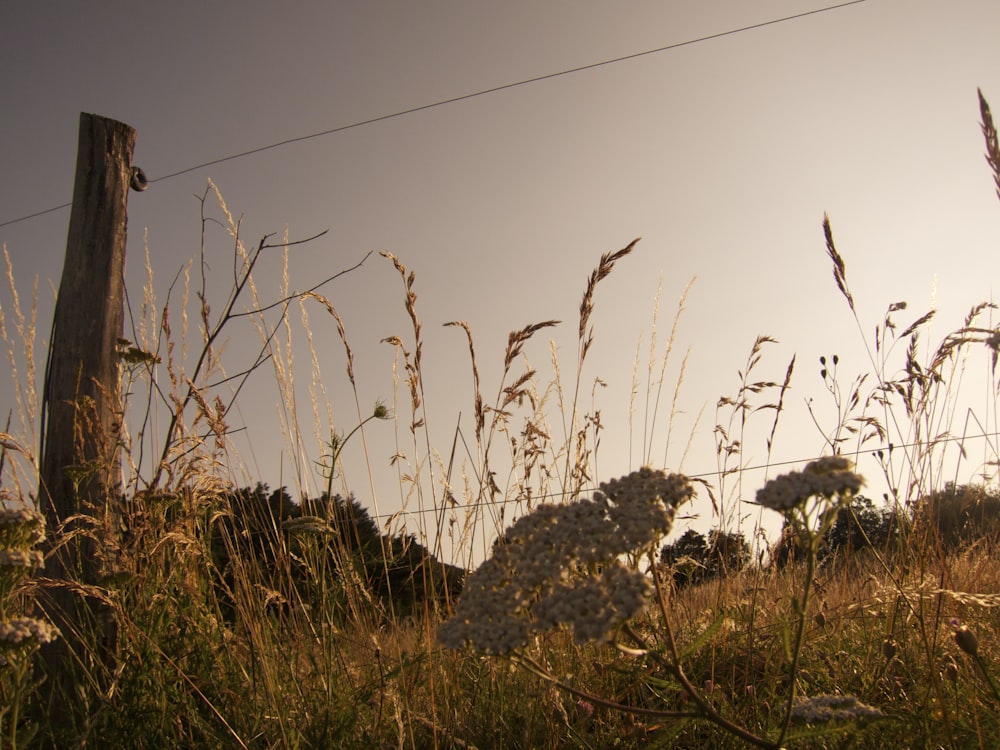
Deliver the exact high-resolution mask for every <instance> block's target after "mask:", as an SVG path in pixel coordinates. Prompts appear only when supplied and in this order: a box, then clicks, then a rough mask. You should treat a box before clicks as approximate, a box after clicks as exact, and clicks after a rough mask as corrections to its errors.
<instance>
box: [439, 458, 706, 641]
mask: <svg viewBox="0 0 1000 750" xmlns="http://www.w3.org/2000/svg"><path fill="white" fill-rule="evenodd" d="M693 494H694V492H693V490H692V488H691V485H690V483H689V482H688V480H687V478H685V477H683V476H680V475H677V474H666V473H665V472H663V471H655V470H653V469H650V468H643V469H640V470H639V471H636V472H633V473H631V474H629V475H628V476H626V477H622V478H621V479H618V480H615V481H612V482H607V483H605V484H602V485H601V489H600V491H599V492H595V493H594V496H593V499H581V500H579V501H577V502H574V503H569V504H566V505H551V504H549V505H540V506H539V507H538V508H536V509H535V510H534V512H532V513H530V514H529V515H526V516H523V517H522V518H520V519H518V520H517V521H516V522H515V523H514V524H513V525H512V526H511V527H510V529H508V531H507V533H506V535H505V537H506V538H505V540H504V542H503V543H501V544H499V545H498V546H497V548H496V550H495V552H494V554H493V557H491V558H490V559H489V560H487V561H486V562H484V563H483V564H482V565H481V566H480V567H479V568H478V569H477V570H476V571H475V572H474V573H473V574H472V575H471V576H470V577H469V580H468V581H467V582H466V584H465V589H464V591H463V593H462V598H461V599H460V600H459V602H458V606H457V608H456V611H455V616H454V617H453V618H452V619H450V620H448V621H447V622H445V623H443V624H442V625H441V627H440V629H439V631H438V640H439V641H440V642H441V643H442V644H443V645H445V646H446V647H448V648H453V649H458V648H462V647H463V646H464V645H466V644H471V645H472V646H473V648H475V649H476V650H477V651H481V652H483V653H487V654H507V653H510V652H511V651H513V650H514V649H516V648H518V647H520V646H523V645H524V644H525V643H526V642H527V641H528V639H529V638H530V637H531V636H532V635H533V634H534V633H537V632H542V631H545V630H548V629H550V628H554V627H557V626H559V625H563V626H567V627H569V628H571V629H572V630H573V634H574V638H575V639H576V641H577V642H578V643H587V642H590V641H599V640H603V639H604V638H606V637H607V636H608V634H609V633H610V632H611V631H612V630H613V629H614V628H615V627H616V626H618V625H619V624H621V623H622V622H624V621H625V620H628V619H629V618H631V617H634V616H635V615H637V614H638V613H639V612H641V611H642V609H643V608H644V607H645V604H646V601H647V600H648V597H649V593H650V584H649V581H648V580H646V577H645V576H644V575H642V574H641V573H639V572H637V571H634V570H630V569H628V568H626V567H625V566H624V565H621V564H620V563H619V562H617V560H616V558H618V557H619V556H620V555H622V554H625V553H627V552H631V553H635V552H637V551H640V550H642V549H645V548H647V547H648V546H649V545H651V544H653V543H654V542H656V541H657V540H658V539H660V538H661V537H662V536H663V535H665V534H666V533H667V532H668V531H670V527H671V525H672V524H673V518H674V511H675V509H676V507H677V506H678V505H680V504H681V503H683V502H685V501H686V500H688V499H689V498H690V497H691V496H692V495H693Z"/></svg>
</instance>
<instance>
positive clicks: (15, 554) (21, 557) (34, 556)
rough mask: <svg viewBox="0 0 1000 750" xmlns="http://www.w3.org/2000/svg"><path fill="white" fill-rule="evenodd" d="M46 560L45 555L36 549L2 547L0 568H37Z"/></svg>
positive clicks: (0, 550) (0, 549)
mask: <svg viewBox="0 0 1000 750" xmlns="http://www.w3.org/2000/svg"><path fill="white" fill-rule="evenodd" d="M43 562H45V556H44V555H42V553H41V552H39V551H38V550H36V549H3V548H0V568H31V569H34V568H37V567H39V566H40V565H41V564H42V563H43Z"/></svg>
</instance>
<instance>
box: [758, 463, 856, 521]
mask: <svg viewBox="0 0 1000 750" xmlns="http://www.w3.org/2000/svg"><path fill="white" fill-rule="evenodd" d="M851 468H852V467H851V462H850V461H849V460H848V459H846V458H844V457H843V456H827V457H825V458H820V459H818V460H816V461H813V462H812V463H809V464H807V465H806V467H805V468H804V469H803V470H802V471H793V472H790V473H788V474H782V475H781V476H779V477H775V478H774V479H772V480H771V481H769V482H768V483H767V484H765V485H764V486H763V487H762V488H761V489H760V490H758V491H757V504H758V505H763V506H764V507H765V508H770V509H771V510H776V511H778V512H779V513H785V512H788V511H791V510H793V509H795V508H797V507H799V506H801V505H802V504H803V503H805V501H806V500H808V499H809V498H811V497H819V498H824V499H827V500H829V499H832V498H833V497H834V496H837V497H846V496H850V495H853V494H854V493H856V492H857V491H858V490H859V489H861V486H862V485H863V484H864V479H863V478H862V477H861V476H860V475H858V474H855V473H854V472H853V471H851Z"/></svg>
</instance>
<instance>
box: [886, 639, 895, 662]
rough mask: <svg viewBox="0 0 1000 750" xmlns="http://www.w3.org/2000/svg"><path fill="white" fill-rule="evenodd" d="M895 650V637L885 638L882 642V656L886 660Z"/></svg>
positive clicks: (890, 657)
mask: <svg viewBox="0 0 1000 750" xmlns="http://www.w3.org/2000/svg"><path fill="white" fill-rule="evenodd" d="M896 651H898V647H897V645H896V639H895V638H886V639H885V642H884V643H883V644H882V656H884V657H885V658H886V661H888V660H890V659H892V657H894V656H895V655H896Z"/></svg>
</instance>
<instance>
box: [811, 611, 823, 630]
mask: <svg viewBox="0 0 1000 750" xmlns="http://www.w3.org/2000/svg"><path fill="white" fill-rule="evenodd" d="M813 620H814V621H815V622H816V624H817V625H818V626H819V627H823V626H824V625H826V615H824V614H823V613H822V612H817V613H816V616H815V617H814V618H813Z"/></svg>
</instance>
